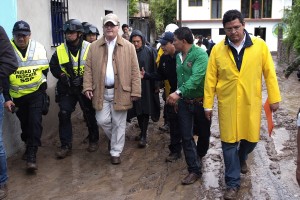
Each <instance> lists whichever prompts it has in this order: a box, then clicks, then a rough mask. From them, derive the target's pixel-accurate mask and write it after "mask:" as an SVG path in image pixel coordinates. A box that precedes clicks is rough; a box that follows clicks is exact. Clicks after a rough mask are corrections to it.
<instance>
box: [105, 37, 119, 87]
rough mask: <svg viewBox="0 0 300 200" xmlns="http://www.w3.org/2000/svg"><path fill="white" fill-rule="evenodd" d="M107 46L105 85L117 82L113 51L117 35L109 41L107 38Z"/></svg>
mask: <svg viewBox="0 0 300 200" xmlns="http://www.w3.org/2000/svg"><path fill="white" fill-rule="evenodd" d="M105 41H106V44H107V48H108V57H107V66H106V76H105V85H106V86H112V85H114V84H115V78H114V66H113V59H112V57H113V53H114V49H115V45H116V41H117V37H116V38H115V39H114V40H112V41H110V42H109V41H108V40H106V39H105Z"/></svg>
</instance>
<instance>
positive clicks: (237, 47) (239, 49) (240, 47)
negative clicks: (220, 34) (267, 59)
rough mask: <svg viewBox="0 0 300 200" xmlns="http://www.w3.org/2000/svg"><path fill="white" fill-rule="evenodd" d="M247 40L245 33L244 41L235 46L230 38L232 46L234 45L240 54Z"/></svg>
mask: <svg viewBox="0 0 300 200" xmlns="http://www.w3.org/2000/svg"><path fill="white" fill-rule="evenodd" d="M245 41H246V34H245V35H244V39H243V41H242V42H241V44H240V45H239V46H235V45H234V44H233V43H232V42H231V41H230V40H229V39H228V42H229V44H230V45H231V46H233V47H234V48H235V49H236V51H237V53H238V54H240V51H241V50H242V48H243V46H244V44H245Z"/></svg>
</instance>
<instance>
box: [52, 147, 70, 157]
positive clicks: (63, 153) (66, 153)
mask: <svg viewBox="0 0 300 200" xmlns="http://www.w3.org/2000/svg"><path fill="white" fill-rule="evenodd" d="M71 154H72V149H70V148H68V147H61V148H60V149H59V150H58V151H57V152H56V153H55V155H56V158H57V159H64V158H65V157H67V156H70V155H71Z"/></svg>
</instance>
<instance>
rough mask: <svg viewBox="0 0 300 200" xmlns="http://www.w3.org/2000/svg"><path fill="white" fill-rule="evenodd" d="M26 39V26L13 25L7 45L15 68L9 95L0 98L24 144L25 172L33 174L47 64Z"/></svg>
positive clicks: (39, 48)
mask: <svg viewBox="0 0 300 200" xmlns="http://www.w3.org/2000/svg"><path fill="white" fill-rule="evenodd" d="M30 36H31V30H30V26H29V24H28V23H27V22H25V21H22V20H21V21H17V22H16V23H15V24H14V27H13V40H12V41H11V44H12V46H13V48H14V50H15V54H16V57H17V60H18V65H19V66H18V69H17V71H16V72H14V73H13V74H11V75H10V76H9V92H7V93H6V92H5V94H4V98H5V107H6V108H7V109H8V111H10V112H15V111H16V114H17V116H18V118H19V120H20V123H21V129H22V133H21V139H22V141H24V142H25V144H26V151H25V153H24V155H23V157H22V159H23V160H26V161H27V164H26V165H27V166H26V167H27V170H30V171H34V170H37V164H36V153H37V150H38V146H40V145H41V135H42V131H43V127H42V114H43V108H44V106H45V104H46V103H47V102H45V99H46V97H47V94H46V89H47V73H48V71H49V62H48V59H47V55H46V50H45V47H44V46H43V45H41V44H40V43H38V42H36V41H34V40H31V39H30ZM15 108H17V109H15Z"/></svg>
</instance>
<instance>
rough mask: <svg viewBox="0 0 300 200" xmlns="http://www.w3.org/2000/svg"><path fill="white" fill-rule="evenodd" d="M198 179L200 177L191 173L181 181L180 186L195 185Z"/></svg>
mask: <svg viewBox="0 0 300 200" xmlns="http://www.w3.org/2000/svg"><path fill="white" fill-rule="evenodd" d="M199 178H200V175H198V174H195V173H193V172H191V173H189V175H187V176H186V177H185V178H184V179H183V180H182V181H181V184H182V185H190V184H193V183H195V182H196V181H197V180H198V179H199Z"/></svg>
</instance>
